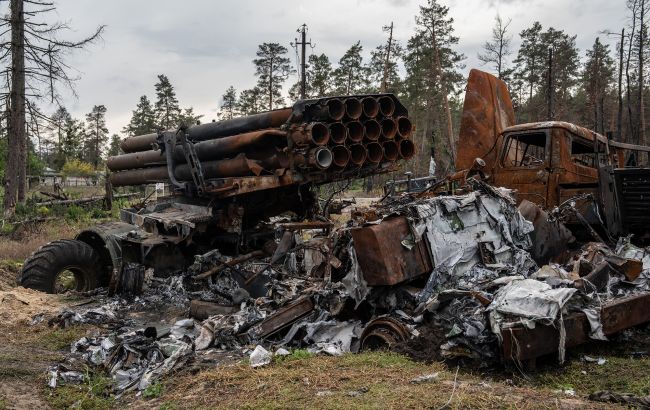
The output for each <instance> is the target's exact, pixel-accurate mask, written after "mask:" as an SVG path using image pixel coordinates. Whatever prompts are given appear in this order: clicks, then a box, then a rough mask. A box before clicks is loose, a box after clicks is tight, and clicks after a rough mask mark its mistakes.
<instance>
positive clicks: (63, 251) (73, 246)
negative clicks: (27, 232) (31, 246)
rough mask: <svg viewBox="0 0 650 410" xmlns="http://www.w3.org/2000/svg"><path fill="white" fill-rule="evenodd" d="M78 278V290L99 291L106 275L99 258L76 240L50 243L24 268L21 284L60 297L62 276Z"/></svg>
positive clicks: (26, 263)
mask: <svg viewBox="0 0 650 410" xmlns="http://www.w3.org/2000/svg"><path fill="white" fill-rule="evenodd" d="M64 272H69V273H72V274H73V275H74V281H75V283H74V287H73V289H74V290H77V291H81V292H84V291H89V290H92V289H95V288H96V287H97V286H98V285H99V283H100V278H99V276H100V275H101V272H102V265H101V263H100V259H99V254H98V253H97V252H96V251H95V250H94V249H93V248H92V247H91V246H90V245H88V244H87V243H85V242H81V241H78V240H72V239H62V240H58V241H54V242H50V243H48V244H47V245H44V246H42V247H41V248H40V249H39V250H37V251H36V252H34V253H33V254H32V255H31V256H30V257H29V258H28V259H27V260H26V261H25V264H24V265H23V269H22V272H21V276H20V284H21V285H22V286H24V287H26V288H31V289H36V290H40V291H42V292H47V293H58V292H60V291H61V289H59V288H58V286H57V280H58V279H59V276H61V274H62V273H64Z"/></svg>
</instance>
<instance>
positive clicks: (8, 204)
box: [3, 0, 26, 216]
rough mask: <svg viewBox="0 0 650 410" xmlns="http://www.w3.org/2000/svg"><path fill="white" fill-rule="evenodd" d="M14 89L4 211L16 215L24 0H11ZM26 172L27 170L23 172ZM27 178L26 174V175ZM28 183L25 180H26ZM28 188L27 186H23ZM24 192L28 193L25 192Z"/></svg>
mask: <svg viewBox="0 0 650 410" xmlns="http://www.w3.org/2000/svg"><path fill="white" fill-rule="evenodd" d="M10 8H11V91H10V94H9V100H10V102H9V118H8V121H7V122H8V127H7V128H8V139H7V142H8V144H7V162H6V163H7V165H8V166H7V169H6V173H5V196H4V202H3V206H4V213H5V215H7V216H9V215H13V213H14V211H15V208H16V194H17V193H18V187H19V184H20V181H21V179H20V174H21V171H20V169H21V168H22V169H24V168H25V166H26V161H25V160H24V159H23V158H24V155H23V154H24V151H25V144H24V142H25V44H24V39H25V36H24V30H25V20H24V15H23V0H11V3H10ZM21 150H22V152H21ZM23 172H24V171H23ZM23 178H24V174H23ZM22 181H23V183H24V179H23V180H22ZM23 189H24V188H23ZM23 195H24V192H23Z"/></svg>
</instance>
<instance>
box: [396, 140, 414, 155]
mask: <svg viewBox="0 0 650 410" xmlns="http://www.w3.org/2000/svg"><path fill="white" fill-rule="evenodd" d="M398 149H399V156H400V158H403V159H411V158H413V156H414V155H415V144H414V143H413V141H411V140H401V141H400V142H399V146H398Z"/></svg>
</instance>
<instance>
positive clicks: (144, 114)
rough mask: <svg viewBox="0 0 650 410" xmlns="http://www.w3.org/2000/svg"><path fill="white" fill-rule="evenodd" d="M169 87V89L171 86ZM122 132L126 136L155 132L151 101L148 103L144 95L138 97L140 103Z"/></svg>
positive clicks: (154, 117) (154, 118)
mask: <svg viewBox="0 0 650 410" xmlns="http://www.w3.org/2000/svg"><path fill="white" fill-rule="evenodd" d="M165 78H166V77H165ZM167 81H169V80H167ZM169 86H170V87H171V84H170V85H169ZM172 91H173V90H172ZM122 132H123V133H125V134H127V135H128V136H134V135H143V134H149V133H151V132H156V116H155V113H154V110H153V107H152V105H151V101H149V98H147V96H146V95H143V96H141V97H140V101H139V102H138V105H137V106H136V107H135V110H133V114H132V115H131V121H129V124H128V125H127V126H126V127H124V129H123V130H122Z"/></svg>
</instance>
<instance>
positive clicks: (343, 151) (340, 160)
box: [332, 145, 350, 168]
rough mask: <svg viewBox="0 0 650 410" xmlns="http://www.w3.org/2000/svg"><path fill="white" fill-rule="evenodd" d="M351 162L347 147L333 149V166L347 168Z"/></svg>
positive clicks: (339, 146)
mask: <svg viewBox="0 0 650 410" xmlns="http://www.w3.org/2000/svg"><path fill="white" fill-rule="evenodd" d="M349 162H350V150H349V149H347V148H346V147H345V145H336V146H334V147H333V148H332V165H333V166H335V167H337V168H345V166H346V165H348V163H349Z"/></svg>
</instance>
